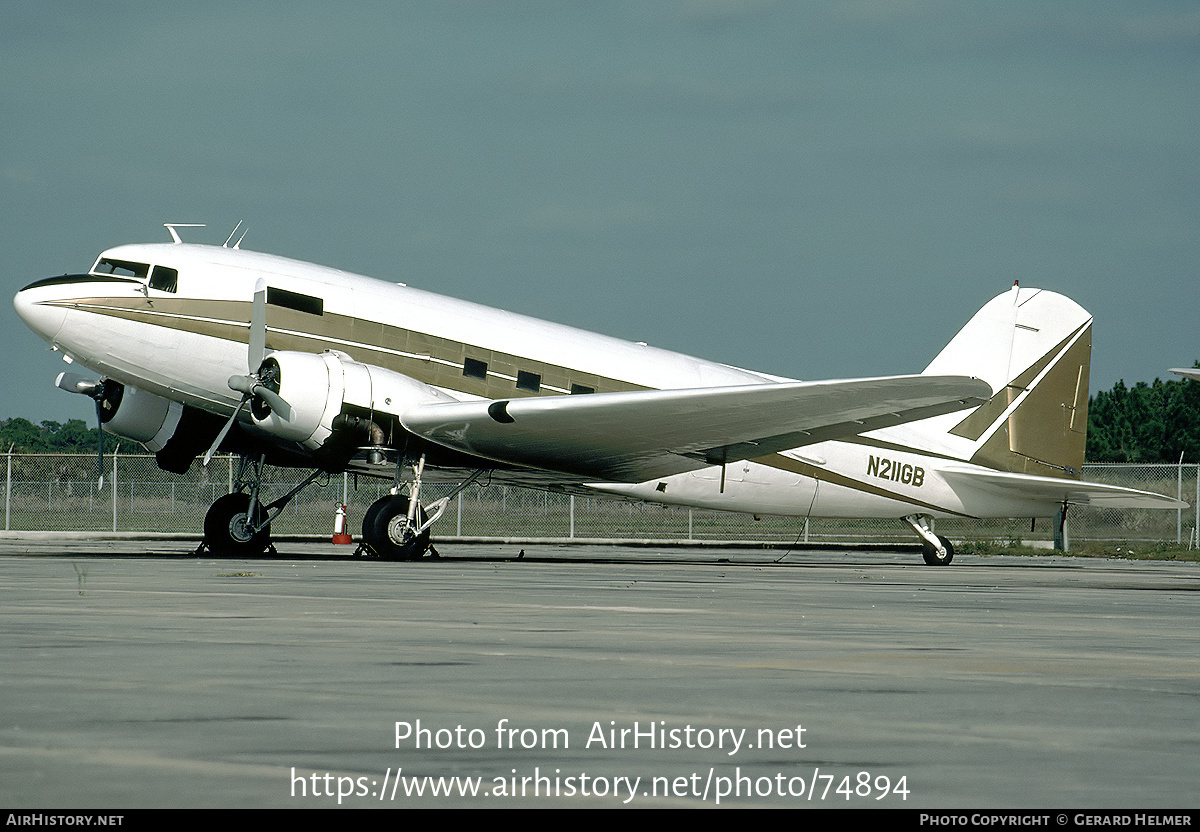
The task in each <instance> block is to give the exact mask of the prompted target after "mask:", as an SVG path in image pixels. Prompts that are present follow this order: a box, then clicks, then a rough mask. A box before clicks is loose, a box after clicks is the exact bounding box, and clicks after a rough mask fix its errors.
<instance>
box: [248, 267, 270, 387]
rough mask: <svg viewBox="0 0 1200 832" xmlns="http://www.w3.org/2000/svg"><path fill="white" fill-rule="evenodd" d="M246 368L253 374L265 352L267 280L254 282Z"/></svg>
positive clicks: (256, 370)
mask: <svg viewBox="0 0 1200 832" xmlns="http://www.w3.org/2000/svg"><path fill="white" fill-rule="evenodd" d="M247 347H248V349H247V350H246V369H247V370H248V371H249V372H250V373H251V374H254V373H256V372H258V367H259V365H260V364H262V362H263V358H265V357H266V354H267V281H265V280H262V279H259V280H258V281H257V282H256V283H255V284H254V305H253V307H252V308H251V310H250V337H249V341H248V342H247Z"/></svg>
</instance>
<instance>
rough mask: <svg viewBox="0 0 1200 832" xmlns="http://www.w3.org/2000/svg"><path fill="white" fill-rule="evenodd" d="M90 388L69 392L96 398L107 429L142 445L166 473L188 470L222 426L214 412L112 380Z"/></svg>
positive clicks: (106, 380) (99, 382) (92, 385)
mask: <svg viewBox="0 0 1200 832" xmlns="http://www.w3.org/2000/svg"><path fill="white" fill-rule="evenodd" d="M59 380H60V384H59V386H63V385H62V383H61V381H62V376H60V377H59ZM87 385H88V389H79V387H78V386H75V387H74V388H72V387H70V386H68V387H67V388H66V389H74V391H75V392H84V393H86V394H87V395H90V396H92V397H93V398H95V399H96V400H97V401H98V402H99V407H98V408H97V411H98V412H99V414H100V424H101V426H102V427H103V428H104V430H105V431H106V432H108V433H111V434H113V435H114V436H119V437H121V438H122V439H130V440H132V441H134V442H139V443H141V444H142V445H143V446H144V447H145V448H146V449H147V450H149V451H153V452H154V455H155V458H156V459H157V460H158V464H159V466H160V467H161V468H163V469H165V470H167V471H173V472H174V473H177V474H182V473H184V472H185V471H187V469H188V466H189V465H191V462H192V459H194V458H195V457H196V455H197V454H198V453H199V452H200V451H202V450H203V449H204V448H205V447H207V445H208V443H210V442H212V441H213V438H214V437H215V436H216V435H217V433H218V431H219V430H220V427H221V421H220V419H218V418H217V417H216V416H213V415H212V414H211V413H205V412H204V411H203V410H197V409H196V408H194V407H185V406H184V405H182V404H180V403H179V402H176V401H171V400H170V399H164V398H163V397H162V396H158V395H155V394H154V393H147V392H146V391H145V390H141V389H139V388H137V387H133V386H130V385H127V384H121V383H120V382H118V381H113V380H112V379H105V380H103V381H98V382H87Z"/></svg>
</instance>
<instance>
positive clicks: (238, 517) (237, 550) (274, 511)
mask: <svg viewBox="0 0 1200 832" xmlns="http://www.w3.org/2000/svg"><path fill="white" fill-rule="evenodd" d="M265 461H266V457H265V456H260V457H259V458H258V459H257V460H251V459H249V458H248V457H241V458H239V460H238V472H237V480H236V482H235V484H234V490H233V492H232V493H230V494H226V495H225V496H224V497H220V498H218V499H217V501H216V502H214V503H213V504H212V505H211V506H210V507H209V509H208V513H207V514H205V515H204V539H203V540H202V541H200V545H199V546H198V547H197V548H196V554H202V553H204V552H206V551H207V552H208V553H210V554H212V555H215V556H216V557H219V558H256V557H260V556H261V555H263V554H264V553H265V554H272V555H274V554H275V546H274V545H273V544H272V543H271V521H272V520H274V519H275V518H276V517H278V516H279V512H281V511H283V508H284V506H286V505H287V504H288V503H289V502H291V500H292V498H293V497H295V496H296V495H297V494H299V493H300V491H301V490H302V489H303V488H304V487H305V486H307V485H308V484H309V483H311V482H313V481H314V480H316V479H317V477H319V476H321V473H322V472H321V471H320V470H317V471H313V472H312V473H311V474H309V475H308V477H306V478H305V479H304V481H303V482H301V483H300V484H299V485H297V486H296V487H295V488H293V489H292V490H291V491H289V492H288V493H287V494H284V495H283V496H282V497H280V498H279V499H278V500H275V501H274V502H272V503H268V504H267V505H265V506H264V505H263V504H262V503H261V502H260V501H259V499H258V494H259V490H260V487H261V486H262V474H263V466H264V464H265Z"/></svg>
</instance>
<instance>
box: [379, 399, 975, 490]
mask: <svg viewBox="0 0 1200 832" xmlns="http://www.w3.org/2000/svg"><path fill="white" fill-rule="evenodd" d="M991 393H992V391H991V389H990V387H989V386H988V385H987V384H986V383H985V382H983V381H980V380H979V379H974V378H967V377H965V376H892V377H886V378H868V379H853V380H846V381H820V382H784V383H779V384H754V385H746V386H736V387H708V388H699V389H685V390H642V391H634V392H625V393H595V394H590V395H572V396H545V397H539V398H525V399H512V400H494V401H492V400H483V401H475V402H461V403H453V404H428V405H419V406H416V407H414V408H411V409H409V410H408V411H406V412H405V413H404V414H403V416H401V419H400V421H401V423H402V424H403V425H404V427H405V428H406V429H408V430H409V431H411V432H413V433H415V434H417V435H418V436H422V437H424V438H425V439H428V440H429V441H431V442H434V443H436V444H439V445H442V446H444V447H447V448H452V449H454V450H456V451H462V452H464V453H469V454H474V455H476V456H481V457H485V458H487V459H491V460H495V461H497V462H502V463H508V464H514V465H520V466H526V467H532V468H539V469H543V470H548V471H557V472H562V473H567V474H572V475H576V476H579V477H582V478H586V479H592V480H603V481H608V482H645V481H646V480H649V479H653V478H655V477H665V476H670V475H672V474H680V473H683V472H685V471H693V470H696V469H699V468H704V467H707V466H709V465H715V464H721V463H722V462H727V461H728V462H731V461H735V460H739V459H748V458H750V457H755V456H761V455H763V454H768V453H774V452H778V451H782V450H786V449H788V448H797V447H800V446H803V445H808V444H812V443H815V442H824V441H827V440H830V439H838V438H843V437H847V436H853V435H856V434H860V433H865V432H867V431H872V430H877V429H879V428H883V427H890V426H892V425H897V424H900V423H903V422H910V421H914V420H917V419H925V418H928V417H931V416H938V415H941V414H943V413H950V412H953V411H956V410H963V409H965V408H968V407H975V406H977V405H979V404H981V403H982V402H984V401H986V400H987V399H988V397H990V396H991Z"/></svg>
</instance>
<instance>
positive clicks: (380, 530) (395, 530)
mask: <svg viewBox="0 0 1200 832" xmlns="http://www.w3.org/2000/svg"><path fill="white" fill-rule="evenodd" d="M426 517H427V515H426V514H425V510H424V509H423V508H421V507H420V506H418V507H417V518H416V519H417V523H418V524H424V523H425V520H426ZM362 540H363V544H364V545H366V547H367V548H368V549H370V550H371V551H372V552H373V553H374V554H375V555H376V556H377V557H380V558H383V559H384V560H417V559H418V558H420V557H421V556H422V555H424V554H425V552H426V551H427V550H428V549H429V530H428V529H426V530H425V531H424V532H422V533H421V534H419V535H414V534H413V531H412V529H411V528H410V527H409V526H408V498H407V497H405V496H403V495H399V494H397V495H394V496H388V497H383V498H382V499H379V500H376V501H375V502H373V503H371V507H370V508H368V509H367V513H366V514H364V515H363V524H362Z"/></svg>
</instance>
